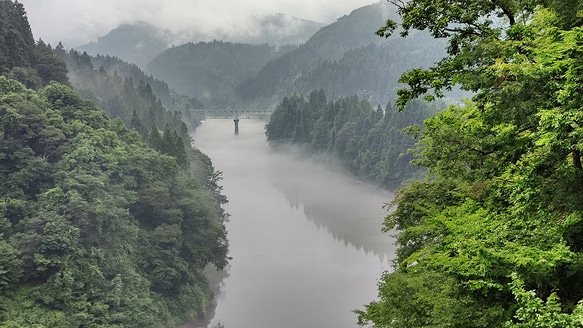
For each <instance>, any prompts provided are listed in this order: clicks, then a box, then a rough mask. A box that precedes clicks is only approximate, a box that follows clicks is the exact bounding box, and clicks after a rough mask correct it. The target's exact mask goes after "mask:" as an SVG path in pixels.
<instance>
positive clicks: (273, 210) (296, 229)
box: [185, 120, 394, 328]
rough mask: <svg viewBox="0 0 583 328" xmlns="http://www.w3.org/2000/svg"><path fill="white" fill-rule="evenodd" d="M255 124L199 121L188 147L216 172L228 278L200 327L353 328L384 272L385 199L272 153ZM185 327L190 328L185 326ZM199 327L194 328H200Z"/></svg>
mask: <svg viewBox="0 0 583 328" xmlns="http://www.w3.org/2000/svg"><path fill="white" fill-rule="evenodd" d="M265 124H266V122H264V121H259V120H241V121H240V123H239V128H240V134H239V135H237V136H236V135H234V124H233V121H232V120H207V121H205V122H203V125H202V126H200V127H199V128H198V129H197V131H196V134H195V135H194V138H195V145H196V146H197V147H198V148H199V149H201V150H202V151H203V152H204V153H206V154H207V155H208V156H209V157H210V158H211V159H212V161H213V164H214V166H215V168H216V169H217V170H221V171H223V177H224V180H223V181H222V184H223V187H224V189H223V191H224V194H225V195H226V196H227V197H228V199H229V203H228V204H227V205H226V209H227V211H228V212H229V213H230V214H231V218H230V221H229V222H228V223H227V230H228V233H229V241H230V256H231V257H232V258H233V259H232V260H231V261H230V266H229V268H228V270H226V271H225V272H222V273H220V274H218V275H216V276H214V277H213V279H219V278H221V280H218V282H219V284H218V286H219V287H220V291H219V292H218V293H217V298H216V303H217V305H216V309H214V313H210V314H209V315H208V318H207V319H208V320H207V322H206V323H205V325H206V327H218V326H221V327H226V328H258V327H259V328H270V327H279V328H286V327H290V328H292V327H293V328H304V327H335V328H343V327H357V325H356V320H357V317H356V315H355V314H354V313H353V312H352V310H354V309H362V306H363V304H366V303H368V302H370V301H372V300H374V299H375V297H376V294H377V289H376V283H377V280H378V278H379V277H380V274H381V272H382V271H384V270H387V269H389V268H390V265H389V259H390V258H391V257H392V254H393V252H394V246H393V244H392V240H391V238H390V236H389V235H388V234H385V233H382V232H381V231H380V230H381V223H382V220H383V218H384V216H385V215H386V210H384V209H383V208H382V205H383V204H384V203H386V202H388V201H390V200H391V199H392V197H393V195H392V194H391V193H388V192H386V191H382V190H379V189H377V188H374V187H371V186H369V185H366V184H363V183H359V182H358V181H355V180H354V179H351V178H348V177H346V176H343V175H341V174H339V173H333V172H331V171H330V170H327V169H326V168H325V167H324V166H323V165H322V164H317V163H314V162H311V161H310V160H306V159H302V158H301V156H298V155H297V154H294V153H293V152H291V151H288V152H286V153H282V152H275V151H272V150H271V149H270V148H269V145H268V144H267V142H266V141H265V134H264V125H265ZM185 327H198V326H197V324H195V323H189V324H187V325H186V326H185ZM203 327H204V325H203Z"/></svg>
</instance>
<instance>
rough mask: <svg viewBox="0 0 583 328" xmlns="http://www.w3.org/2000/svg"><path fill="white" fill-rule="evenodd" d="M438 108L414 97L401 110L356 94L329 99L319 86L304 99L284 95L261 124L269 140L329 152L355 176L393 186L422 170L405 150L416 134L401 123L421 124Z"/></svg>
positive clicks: (319, 152) (326, 154)
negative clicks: (266, 121) (414, 164)
mask: <svg viewBox="0 0 583 328" xmlns="http://www.w3.org/2000/svg"><path fill="white" fill-rule="evenodd" d="M442 106H443V105H442ZM440 108H442V107H440V106H439V105H436V104H432V106H430V105H429V104H428V103H425V102H422V101H416V102H412V103H411V104H409V106H408V107H407V110H408V112H407V113H406V114H404V113H399V112H395V111H394V110H393V109H392V108H391V107H387V108H385V109H383V108H381V107H380V106H379V107H378V108H374V107H372V106H371V105H370V103H369V102H368V101H366V100H363V99H360V98H359V97H357V96H351V97H343V98H340V99H338V100H336V101H330V102H327V100H326V93H325V92H324V90H322V89H320V91H312V92H311V93H310V95H309V99H308V100H306V99H305V98H304V96H302V95H298V94H295V95H293V96H291V97H285V98H284V99H283V101H282V102H281V103H280V104H279V105H278V106H277V108H276V109H275V111H274V112H273V114H272V115H271V118H270V120H269V124H267V125H266V127H265V128H266V134H267V140H268V141H269V142H270V144H272V145H280V144H286V143H292V144H295V145H300V146H302V147H303V148H304V149H307V150H309V152H310V153H312V154H319V155H325V157H326V156H331V157H332V158H335V159H338V160H339V161H340V163H341V164H342V165H343V167H344V168H345V169H347V170H348V171H349V172H351V173H352V174H354V175H355V176H357V177H359V178H361V179H364V180H366V181H369V182H373V183H376V184H379V185H381V186H383V187H385V188H389V189H394V188H396V187H398V186H399V185H400V184H401V183H403V182H405V181H407V180H413V179H418V178H420V177H422V176H423V175H424V173H425V170H422V169H420V168H419V167H415V166H412V165H411V164H410V163H409V162H410V161H411V159H412V156H411V155H410V154H407V150H408V149H409V148H412V147H413V146H414V145H415V139H413V138H412V137H411V136H408V135H407V133H405V131H403V129H405V128H407V127H409V126H412V125H418V124H422V123H423V120H424V119H426V118H428V117H430V116H431V115H433V114H434V113H436V111H437V110H439V109H440Z"/></svg>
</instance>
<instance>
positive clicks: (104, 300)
mask: <svg viewBox="0 0 583 328" xmlns="http://www.w3.org/2000/svg"><path fill="white" fill-rule="evenodd" d="M0 17H2V19H1V20H0V60H1V65H0V73H1V76H0V327H164V326H173V325H176V324H177V323H179V322H180V321H181V320H183V319H184V318H186V317H188V316H191V315H193V314H194V313H196V312H197V311H200V310H202V309H203V308H204V306H205V304H206V303H207V302H208V300H209V298H210V290H209V287H208V283H207V281H206V279H205V278H204V276H203V274H202V270H203V269H204V268H205V267H206V266H207V265H208V264H212V265H214V266H216V267H217V268H222V267H223V266H225V265H226V254H227V248H228V243H227V239H226V231H225V227H224V225H223V223H224V220H225V218H226V213H224V211H223V210H222V209H221V207H220V206H221V204H224V203H225V202H226V199H225V197H224V196H222V195H221V194H220V190H221V188H220V186H219V185H218V184H217V183H218V181H219V180H220V178H221V177H220V172H215V171H214V170H213V168H212V165H211V162H210V160H209V158H208V157H206V156H205V155H204V154H202V153H201V152H200V151H198V150H197V149H195V148H192V147H191V146H190V142H189V140H184V139H183V130H184V123H182V124H179V123H177V124H175V125H172V124H171V122H179V120H176V119H175V118H176V117H175V114H173V113H171V112H168V111H165V110H163V109H162V108H155V109H152V108H150V107H149V105H150V103H143V102H142V103H138V104H137V107H138V109H135V110H134V111H132V113H131V114H130V115H131V117H130V120H129V121H130V122H129V123H130V124H129V125H132V124H134V125H136V126H142V127H143V126H144V125H145V122H142V121H141V120H140V118H139V117H137V115H138V114H137V113H142V112H148V111H151V112H152V111H153V112H154V114H156V115H166V116H168V115H169V116H168V120H167V121H166V122H167V123H166V124H165V127H164V129H163V130H162V129H161V128H159V127H158V126H156V125H154V124H153V125H152V126H151V128H150V127H145V128H144V129H143V130H144V131H140V133H138V131H136V129H130V128H128V127H126V125H125V124H124V122H123V121H122V120H127V114H128V112H127V110H126V111H125V112H124V113H123V115H121V114H120V115H117V117H119V118H121V119H111V118H109V117H108V114H107V113H106V112H105V111H103V110H102V109H101V108H99V107H98V106H97V105H96V104H95V102H93V101H90V100H86V99H84V98H83V97H82V96H81V95H80V94H79V93H78V92H76V91H75V90H73V89H72V88H71V84H74V83H72V82H69V80H68V78H67V75H66V74H67V68H66V65H65V62H64V61H63V60H62V59H60V58H59V56H57V55H56V54H55V52H56V53H57V54H58V53H59V52H64V50H63V49H54V50H53V49H52V48H51V46H50V45H47V44H45V43H44V42H42V41H40V40H39V41H38V42H35V41H34V39H33V37H32V33H31V31H30V26H29V25H28V19H27V17H26V12H25V10H24V7H23V6H22V4H19V3H18V2H12V1H10V0H2V1H0ZM57 48H59V47H57ZM62 54H63V53H61V54H60V55H62ZM67 55H69V56H71V57H73V58H74V59H75V60H77V61H78V63H79V64H80V65H77V66H71V70H76V69H81V70H85V71H84V73H85V74H87V76H88V77H91V76H96V74H101V75H104V74H106V73H105V72H103V71H102V70H94V69H93V68H92V66H91V65H90V64H91V62H90V60H88V56H84V55H83V54H81V55H80V54H78V53H75V52H71V53H69V54H67ZM85 55H86V54H85ZM112 79H116V77H115V75H114V76H113V77H112ZM117 80H121V83H122V84H123V83H125V84H126V89H125V92H128V94H130V95H131V96H130V97H129V98H130V99H133V100H136V99H138V100H140V99H141V100H143V99H144V96H145V97H146V98H148V97H149V98H150V99H151V103H154V102H155V103H159V102H160V101H159V100H155V99H154V98H155V97H154V96H153V94H152V92H151V89H149V85H148V84H146V83H140V84H139V85H138V86H137V87H134V86H133V84H130V83H128V81H129V79H125V80H123V79H121V77H119V76H118V77H117ZM100 81H109V79H106V78H103V79H101V80H100ZM94 82H95V83H97V79H96V81H94ZM130 82H131V81H130ZM75 83H76V82H75ZM110 86H111V87H112V88H113V89H114V90H120V89H119V88H118V84H111V85H110ZM130 89H131V90H130ZM121 90H123V89H121ZM132 90H133V91H132ZM112 91H113V90H112ZM134 92H135V93H138V94H142V95H141V97H134V96H133V93H134ZM94 96H95V95H94ZM119 99H120V101H121V102H125V101H126V100H127V98H126V97H125V96H123V95H119ZM97 100H99V99H97ZM112 108H113V107H112ZM130 108H131V107H130ZM169 113H170V114H169ZM110 115H112V117H114V116H116V115H113V112H112V113H110ZM158 120H161V121H162V122H164V119H163V118H160V117H156V119H155V120H153V121H152V122H156V123H158V124H159V121H158ZM148 123H149V122H148ZM140 124H141V125H140ZM138 130H139V129H138Z"/></svg>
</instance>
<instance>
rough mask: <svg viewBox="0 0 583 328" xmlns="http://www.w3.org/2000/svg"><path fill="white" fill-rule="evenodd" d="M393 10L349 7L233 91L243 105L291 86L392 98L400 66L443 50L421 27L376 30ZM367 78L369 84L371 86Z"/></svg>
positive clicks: (263, 101)
mask: <svg viewBox="0 0 583 328" xmlns="http://www.w3.org/2000/svg"><path fill="white" fill-rule="evenodd" d="M395 16H396V14H395V13H394V7H392V6H391V5H389V4H387V3H382V2H380V3H376V4H372V5H369V6H365V7H362V8H359V9H356V10H354V11H353V12H352V13H350V15H347V16H344V17H341V18H339V19H338V20H337V21H336V22H335V23H333V24H331V25H329V26H326V27H324V28H322V29H320V30H319V31H318V32H317V33H316V34H314V36H312V38H310V40H309V41H308V42H306V43H305V44H303V45H302V46H300V47H299V48H297V49H296V50H294V51H291V52H289V53H287V54H285V55H283V56H281V57H280V58H277V59H276V60H273V61H270V62H269V63H267V64H266V65H265V67H264V68H263V69H262V70H261V71H260V72H259V73H258V74H257V75H256V76H255V77H254V78H252V79H248V80H246V81H245V82H244V83H242V84H241V85H240V86H239V87H238V88H237V91H238V95H239V96H240V97H241V98H242V99H244V101H245V103H246V106H257V107H272V106H274V104H275V103H277V102H278V101H279V100H280V99H281V98H282V97H283V96H286V95H289V94H291V93H293V92H296V91H298V92H307V91H308V90H311V89H319V88H324V89H325V91H326V93H327V94H329V95H331V96H333V97H338V96H342V95H350V94H360V95H362V96H365V97H366V98H367V99H368V100H370V101H371V102H373V103H375V104H376V103H382V104H383V105H384V104H386V101H387V100H388V99H394V95H393V93H394V90H395V89H396V86H397V79H398V76H399V75H400V74H401V73H402V72H404V71H405V70H406V69H407V68H410V67H411V66H412V65H417V66H426V67H427V66H429V64H431V63H433V62H434V61H435V60H437V59H439V58H440V53H444V52H443V43H442V42H440V41H435V40H433V39H431V38H428V37H426V35H425V34H423V33H414V34H412V35H411V36H410V38H409V39H407V40H406V41H404V40H403V39H401V38H399V37H398V36H393V37H391V38H389V39H382V38H380V37H378V36H376V35H375V33H374V32H375V31H376V30H377V29H378V28H379V27H380V26H382V25H383V23H384V22H385V20H386V19H387V18H395ZM370 45H376V47H372V48H371V47H369V46H370ZM355 49H356V50H355ZM349 51H351V53H347V52H349ZM413 60H414V61H413ZM332 67H333V71H334V72H330V68H332ZM388 77H390V79H388ZM363 82H364V83H363ZM338 84H343V86H342V87H341V88H339V87H336V85H338ZM367 84H368V85H367ZM370 84H373V85H375V87H374V88H372V90H371V89H370V88H371V87H370ZM371 94H372V95H371Z"/></svg>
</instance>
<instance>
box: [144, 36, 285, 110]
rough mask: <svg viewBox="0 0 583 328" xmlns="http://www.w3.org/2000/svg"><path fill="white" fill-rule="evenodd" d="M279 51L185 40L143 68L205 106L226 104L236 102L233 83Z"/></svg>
mask: <svg viewBox="0 0 583 328" xmlns="http://www.w3.org/2000/svg"><path fill="white" fill-rule="evenodd" d="M281 51H285V48H279V49H276V48H274V47H270V46H268V45H266V44H264V45H251V44H235V43H230V42H222V41H216V40H215V41H213V42H199V43H196V44H195V43H188V44H185V45H182V46H178V47H173V48H171V49H168V50H165V51H164V52H162V53H161V54H159V55H158V56H156V58H154V59H153V60H152V61H151V62H150V63H148V66H147V71H148V72H149V73H151V74H153V75H154V76H156V77H157V78H160V79H163V80H164V81H166V82H167V83H168V84H169V85H170V86H171V87H172V88H174V89H175V90H176V91H177V92H179V93H182V94H185V95H187V96H193V97H195V98H197V99H199V100H201V101H202V102H203V103H204V104H205V105H206V107H207V108H213V107H215V108H216V107H229V106H233V104H234V103H235V102H236V99H235V88H236V87H237V85H238V84H239V83H241V82H242V81H243V80H244V79H245V78H248V77H250V76H253V75H255V74H257V72H259V70H260V69H261V68H262V67H263V65H265V63H267V62H268V61H269V60H271V59H273V58H275V57H276V56H277V55H278V54H280V53H281Z"/></svg>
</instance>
